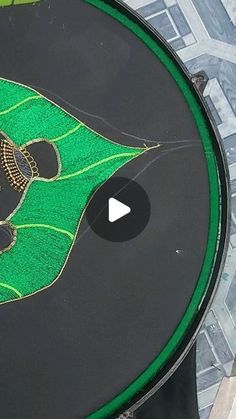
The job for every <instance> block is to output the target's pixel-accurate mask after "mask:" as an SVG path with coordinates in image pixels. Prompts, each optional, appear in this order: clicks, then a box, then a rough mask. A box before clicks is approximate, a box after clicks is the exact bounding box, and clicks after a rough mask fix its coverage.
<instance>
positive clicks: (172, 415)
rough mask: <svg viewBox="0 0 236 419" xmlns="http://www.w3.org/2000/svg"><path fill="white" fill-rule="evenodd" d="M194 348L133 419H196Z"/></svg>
mask: <svg viewBox="0 0 236 419" xmlns="http://www.w3.org/2000/svg"><path fill="white" fill-rule="evenodd" d="M198 418H199V414H198V402H197V385H196V346H194V347H193V349H192V350H191V352H190V353H189V354H188V356H187V357H186V358H185V360H184V361H183V363H182V364H181V365H180V367H179V368H178V369H177V371H176V372H175V373H174V374H173V375H172V377H171V378H170V379H169V380H168V381H167V383H166V384H164V386H162V387H161V389H160V390H159V391H157V392H156V393H155V394H154V395H153V396H152V397H151V398H150V399H149V400H148V401H147V402H146V403H145V404H144V405H143V406H142V407H140V408H139V409H138V410H137V412H136V413H135V417H134V419H198Z"/></svg>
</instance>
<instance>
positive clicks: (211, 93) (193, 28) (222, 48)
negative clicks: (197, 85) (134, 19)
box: [126, 0, 236, 419]
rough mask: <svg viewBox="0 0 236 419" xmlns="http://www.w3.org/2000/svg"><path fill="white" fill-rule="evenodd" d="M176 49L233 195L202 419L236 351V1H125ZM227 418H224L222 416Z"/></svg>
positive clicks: (206, 334) (208, 325) (200, 376)
mask: <svg viewBox="0 0 236 419" xmlns="http://www.w3.org/2000/svg"><path fill="white" fill-rule="evenodd" d="M126 2H127V3H128V4H129V6H130V7H132V8H134V9H135V10H137V11H138V12H139V13H140V14H141V15H142V16H143V17H145V19H147V20H148V21H149V23H150V24H152V25H153V26H154V27H155V28H156V29H157V30H159V31H160V32H161V34H162V35H163V36H164V37H165V38H166V40H167V41H168V42H169V43H170V44H171V46H172V47H173V48H174V49H175V50H176V51H177V53H178V54H179V56H180V58H181V59H182V60H183V62H184V63H185V65H186V66H187V68H188V69H189V71H190V72H192V73H195V72H197V71H199V70H205V72H206V73H207V74H208V76H209V82H208V84H207V88H206V90H205V92H204V95H205V98H206V100H207V102H208V104H209V106H210V108H211V111H212V114H213V116H214V119H215V122H216V124H217V126H218V129H219V132H220V135H221V138H222V143H223V145H224V147H225V150H226V154H227V158H228V164H229V170H230V177H231V193H232V226H231V236H230V246H229V249H228V255H227V260H226V264H225V268H224V272H223V275H222V278H221V283H220V286H219V289H218V292H217V295H216V297H215V300H214V302H213V304H212V307H211V310H210V311H209V313H208V316H207V318H206V321H205V323H204V326H203V328H202V331H201V333H200V335H199V337H198V342H197V381H198V400H199V411H200V418H201V419H207V418H208V417H209V415H210V411H211V407H212V405H213V403H214V400H215V396H216V393H217V390H218V387H219V383H220V381H221V379H222V377H223V376H225V375H230V373H231V369H232V364H233V359H234V357H235V354H236V0H155V1H153V0H126ZM222 419H223V418H222Z"/></svg>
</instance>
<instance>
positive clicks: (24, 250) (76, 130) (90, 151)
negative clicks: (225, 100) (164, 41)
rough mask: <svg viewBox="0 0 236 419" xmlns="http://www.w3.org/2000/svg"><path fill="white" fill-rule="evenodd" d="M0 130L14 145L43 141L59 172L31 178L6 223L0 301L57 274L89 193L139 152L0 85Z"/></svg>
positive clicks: (27, 92)
mask: <svg viewBox="0 0 236 419" xmlns="http://www.w3.org/2000/svg"><path fill="white" fill-rule="evenodd" d="M0 131H3V132H4V133H5V134H6V135H7V136H8V137H9V138H10V139H11V141H12V142H14V143H15V144H16V145H17V146H22V145H27V143H29V142H30V143H32V142H33V141H34V140H36V139H39V138H41V139H47V140H48V141H49V142H50V143H53V144H54V146H55V148H56V149H57V152H58V159H59V161H60V173H59V175H58V176H57V177H56V178H55V179H53V180H51V181H46V180H45V179H35V180H34V181H33V182H32V183H31V184H30V186H29V188H28V190H27V191H26V193H25V195H24V196H23V197H22V199H21V202H20V205H19V206H18V207H17V209H16V210H15V212H13V214H12V215H10V216H9V218H8V220H9V221H10V222H11V224H12V225H13V226H14V227H15V228H16V231H17V238H16V243H15V244H14V246H13V247H12V248H11V249H9V250H8V251H6V252H4V253H2V254H1V255H0V302H6V301H10V300H12V299H16V298H19V297H24V296H27V295H30V294H33V293H35V292H37V291H39V290H41V289H43V288H45V287H48V286H49V285H51V284H52V283H53V282H54V281H55V280H56V279H57V278H58V277H59V275H60V273H61V272H62V270H63V267H64V265H65V263H66V261H67V258H68V255H69V253H70V250H71V248H72V246H73V243H74V241H75V238H76V235H77V232H78V227H79V224H80V220H81V218H82V216H83V213H84V210H85V208H86V205H87V204H88V201H89V199H90V198H91V196H92V194H93V193H94V191H95V190H96V189H97V188H98V187H99V186H100V185H101V184H102V183H104V182H105V181H106V180H107V179H108V178H109V177H110V176H112V174H114V173H115V172H116V171H117V170H118V169H119V168H120V167H121V166H123V165H124V164H125V163H127V162H129V161H130V160H132V159H133V158H135V157H137V156H139V155H140V154H142V153H144V152H145V151H146V149H145V148H132V147H126V146H122V145H119V144H117V143H114V142H112V141H110V140H108V139H106V138H104V137H103V136H101V135H99V134H97V133H95V132H94V131H92V130H91V129H90V128H89V127H87V126H85V125H84V124H83V123H81V122H80V121H78V120H77V119H76V118H74V117H72V116H71V115H69V114H68V113H67V112H65V111H63V110H62V109H61V108H59V107H58V106H57V105H55V104H53V103H52V102H50V101H49V100H47V99H46V98H45V97H43V96H42V95H40V94H39V93H37V92H35V91H34V90H32V89H30V88H27V87H24V86H22V85H19V84H17V83H14V82H9V81H6V80H3V79H0Z"/></svg>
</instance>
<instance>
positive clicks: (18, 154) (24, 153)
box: [0, 138, 39, 192]
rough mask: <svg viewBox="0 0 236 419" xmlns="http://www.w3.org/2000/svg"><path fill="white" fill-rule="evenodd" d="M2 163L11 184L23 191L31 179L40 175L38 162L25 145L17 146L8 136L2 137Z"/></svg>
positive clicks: (0, 151) (0, 152)
mask: <svg viewBox="0 0 236 419" xmlns="http://www.w3.org/2000/svg"><path fill="white" fill-rule="evenodd" d="M0 158H1V165H2V167H3V169H4V171H5V173H6V176H7V179H8V181H9V183H10V185H11V186H12V187H13V188H14V189H15V190H16V191H18V192H23V191H24V190H25V189H26V187H27V185H28V184H29V182H30V180H31V179H32V178H34V177H38V176H39V171H38V167H37V164H36V162H35V160H34V158H33V157H32V156H31V154H30V153H29V152H28V150H27V149H26V148H25V147H22V148H17V147H15V146H14V145H13V144H12V143H11V142H10V141H9V140H7V139H6V138H1V139H0Z"/></svg>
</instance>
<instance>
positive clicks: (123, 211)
mask: <svg viewBox="0 0 236 419" xmlns="http://www.w3.org/2000/svg"><path fill="white" fill-rule="evenodd" d="M130 212H131V208H130V207H128V205H125V204H123V203H122V202H120V201H118V199H115V198H110V199H109V201H108V219H109V221H110V223H114V222H115V221H117V220H119V219H120V218H122V217H124V216H125V215H127V214H129V213H130Z"/></svg>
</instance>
